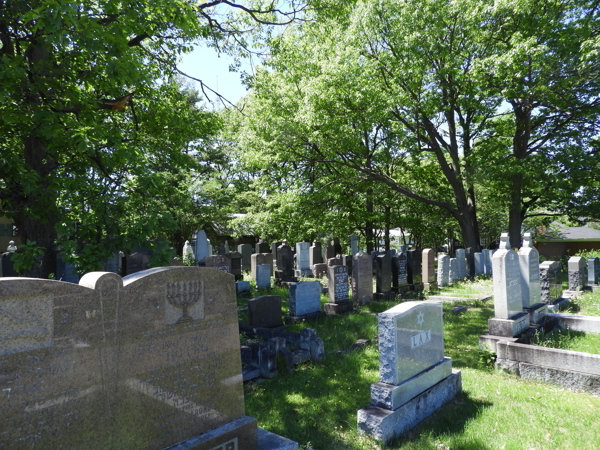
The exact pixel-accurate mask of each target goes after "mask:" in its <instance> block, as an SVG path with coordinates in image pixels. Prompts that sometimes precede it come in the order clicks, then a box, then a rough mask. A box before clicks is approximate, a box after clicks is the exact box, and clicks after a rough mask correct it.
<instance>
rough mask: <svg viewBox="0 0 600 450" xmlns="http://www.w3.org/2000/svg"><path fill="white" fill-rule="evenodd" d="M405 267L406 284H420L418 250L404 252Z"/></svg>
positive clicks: (419, 255) (419, 256) (419, 253)
mask: <svg viewBox="0 0 600 450" xmlns="http://www.w3.org/2000/svg"><path fill="white" fill-rule="evenodd" d="M406 265H407V278H408V284H412V285H419V284H421V280H422V278H421V252H420V251H418V250H409V251H408V252H406Z"/></svg>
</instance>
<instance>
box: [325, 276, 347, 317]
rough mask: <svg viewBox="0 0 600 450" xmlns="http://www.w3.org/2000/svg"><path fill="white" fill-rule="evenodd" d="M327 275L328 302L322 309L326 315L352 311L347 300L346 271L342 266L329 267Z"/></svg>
mask: <svg viewBox="0 0 600 450" xmlns="http://www.w3.org/2000/svg"><path fill="white" fill-rule="evenodd" d="M327 274H328V286H329V288H328V290H327V293H328V296H329V297H328V301H327V303H325V306H324V309H325V312H326V313H327V314H341V313H344V312H346V311H350V310H351V309H352V302H351V301H349V299H348V269H347V268H346V267H344V266H330V267H328V269H327Z"/></svg>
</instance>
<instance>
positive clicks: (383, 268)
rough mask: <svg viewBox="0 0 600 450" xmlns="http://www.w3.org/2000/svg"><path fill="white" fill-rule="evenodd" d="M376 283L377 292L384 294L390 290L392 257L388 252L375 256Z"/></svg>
mask: <svg viewBox="0 0 600 450" xmlns="http://www.w3.org/2000/svg"><path fill="white" fill-rule="evenodd" d="M375 261H376V270H377V276H376V284H375V290H376V292H377V293H378V294H385V293H387V292H389V291H391V290H392V258H391V256H390V255H389V254H385V255H379V256H378V257H377V258H376V260H375Z"/></svg>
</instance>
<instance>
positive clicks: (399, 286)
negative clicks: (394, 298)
mask: <svg viewBox="0 0 600 450" xmlns="http://www.w3.org/2000/svg"><path fill="white" fill-rule="evenodd" d="M392 290H393V291H394V292H396V293H398V294H401V293H402V292H406V291H408V290H410V286H409V285H408V264H407V260H406V253H397V254H396V256H394V257H392Z"/></svg>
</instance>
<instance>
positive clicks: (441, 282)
mask: <svg viewBox="0 0 600 450" xmlns="http://www.w3.org/2000/svg"><path fill="white" fill-rule="evenodd" d="M437 280H438V286H439V287H445V286H448V285H449V284H450V257H449V256H448V255H439V256H438V275H437Z"/></svg>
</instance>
